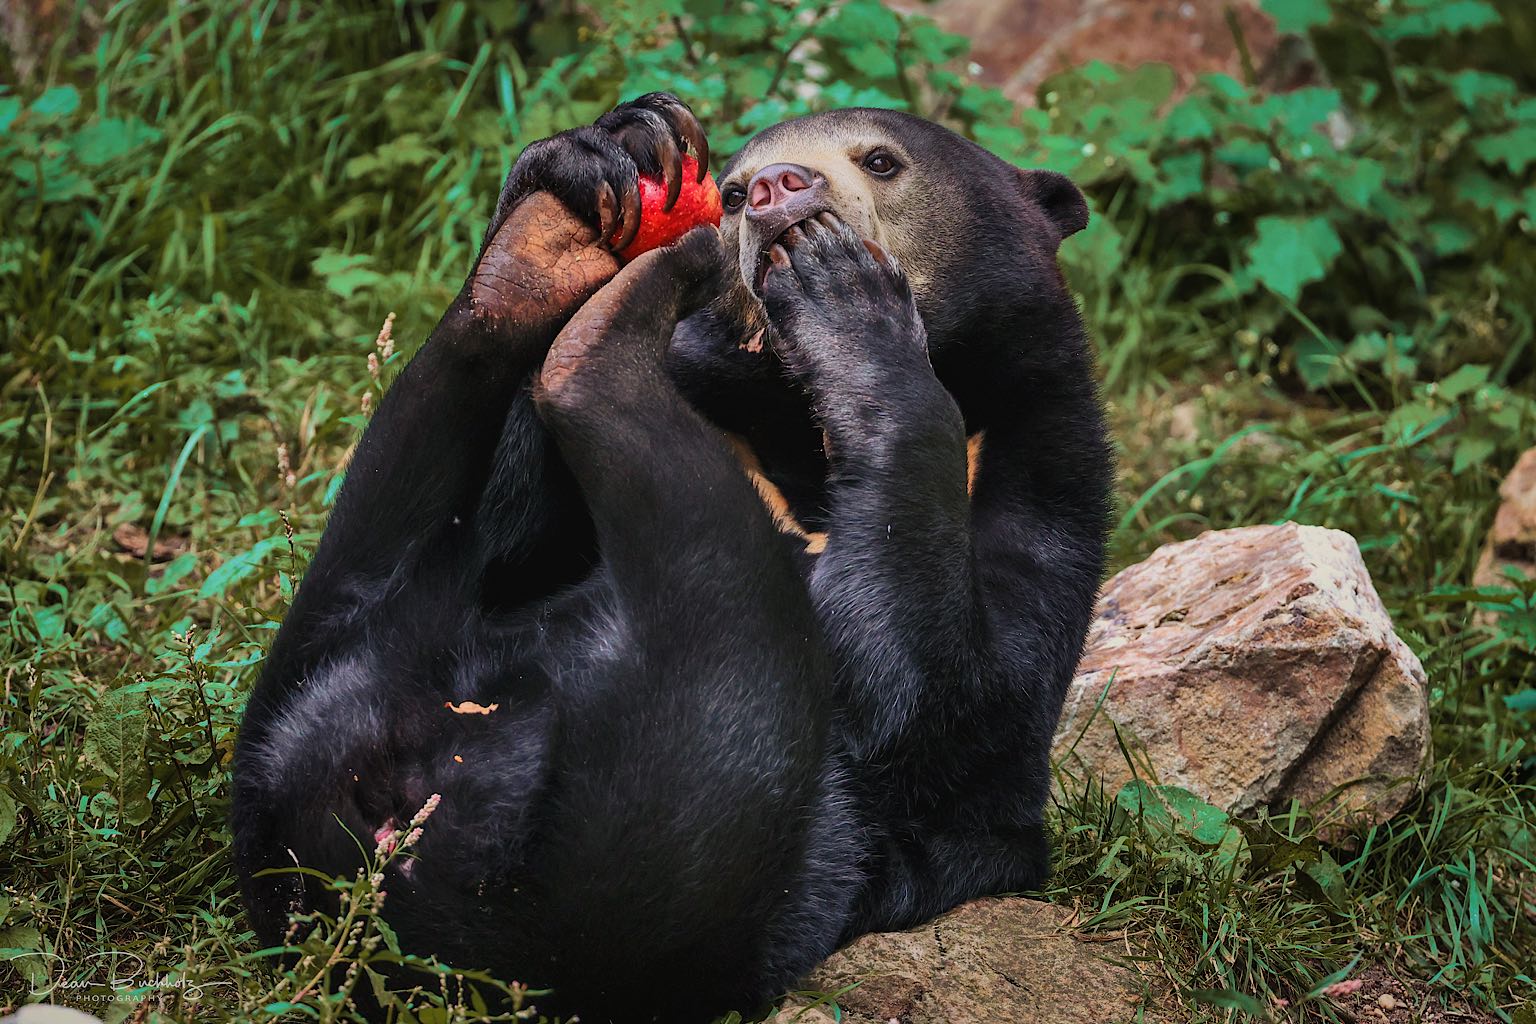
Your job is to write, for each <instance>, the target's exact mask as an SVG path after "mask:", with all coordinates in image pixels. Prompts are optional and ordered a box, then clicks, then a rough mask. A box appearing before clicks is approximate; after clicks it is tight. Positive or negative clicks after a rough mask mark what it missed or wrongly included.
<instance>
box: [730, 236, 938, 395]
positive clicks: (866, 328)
mask: <svg viewBox="0 0 1536 1024" xmlns="http://www.w3.org/2000/svg"><path fill="white" fill-rule="evenodd" d="M758 284H759V291H760V292H761V294H762V297H763V305H764V306H765V307H766V308H767V310H768V316H769V318H770V319H771V320H772V321H773V325H774V327H775V328H776V330H777V335H778V340H777V344H778V349H779V356H780V358H782V359H783V360H784V363H785V365H786V366H788V367H789V369H790V371H791V372H792V373H794V374H795V375H796V376H797V377H801V378H802V379H805V378H807V377H809V378H813V379H814V378H819V377H823V376H825V375H828V374H834V375H835V374H837V373H838V372H839V371H841V370H844V369H848V368H851V367H855V366H861V365H867V364H869V363H871V362H873V363H877V364H886V365H893V366H903V365H906V363H907V362H908V360H910V359H912V358H914V357H915V358H918V359H920V360H921V361H922V363H923V364H926V363H927V360H928V339H927V334H926V332H925V331H924V330H923V321H922V319H921V317H919V316H918V312H917V304H916V302H915V301H914V300H913V298H912V289H911V288H910V287H909V286H908V284H907V277H906V274H904V273H903V272H902V270H901V267H900V266H899V265H898V264H897V262H896V260H895V258H894V257H892V256H891V255H889V254H888V253H887V252H886V251H885V250H884V249H882V248H881V247H880V246H879V245H878V244H877V243H875V242H872V241H868V240H866V239H863V238H860V237H859V235H858V234H857V233H856V232H855V231H854V230H853V229H852V228H850V227H849V226H848V225H847V224H845V223H843V221H842V220H841V219H839V218H838V217H837V216H836V215H835V214H832V213H820V214H817V215H816V216H815V217H812V218H810V219H808V220H804V221H801V222H800V223H799V224H796V225H794V226H793V227H791V228H790V229H789V230H787V231H785V232H784V234H782V235H780V236H779V239H778V240H777V241H776V242H775V243H774V244H773V246H772V247H771V248H770V249H769V250H768V253H767V259H766V262H765V264H764V269H763V271H762V273H761V275H760V277H759V280H758Z"/></svg>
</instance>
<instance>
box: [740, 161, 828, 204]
mask: <svg viewBox="0 0 1536 1024" xmlns="http://www.w3.org/2000/svg"><path fill="white" fill-rule="evenodd" d="M820 178H821V175H819V174H817V173H816V172H815V171H812V170H808V169H806V168H804V167H801V166H800V165H799V164H769V165H768V166H767V167H764V168H763V169H762V170H760V171H758V172H757V173H756V174H754V175H752V180H751V181H750V182H749V183H748V184H747V204H748V205H749V206H751V208H752V210H753V212H758V211H762V210H768V209H771V208H772V207H775V206H782V205H784V203H785V202H786V201H788V200H789V198H790V197H791V196H793V195H794V194H795V193H796V192H804V191H806V190H808V189H810V188H812V187H813V186H815V185H817V184H820V181H819V179H820Z"/></svg>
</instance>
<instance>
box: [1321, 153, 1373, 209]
mask: <svg viewBox="0 0 1536 1024" xmlns="http://www.w3.org/2000/svg"><path fill="white" fill-rule="evenodd" d="M1330 170H1332V169H1330ZM1332 182H1333V190H1334V192H1336V193H1337V194H1338V196H1339V198H1340V199H1342V200H1344V201H1345V202H1346V203H1348V204H1349V205H1350V206H1353V207H1354V208H1355V209H1357V210H1367V209H1369V208H1370V206H1371V200H1373V199H1374V198H1376V196H1377V195H1378V194H1379V193H1380V192H1381V190H1382V186H1384V185H1385V184H1386V182H1387V169H1386V168H1385V167H1383V166H1382V165H1381V163H1380V162H1378V161H1376V160H1371V159H1369V158H1361V159H1359V160H1351V161H1349V162H1348V163H1347V165H1346V169H1345V170H1344V172H1343V173H1342V174H1339V173H1336V172H1335V173H1334V174H1333V178H1332Z"/></svg>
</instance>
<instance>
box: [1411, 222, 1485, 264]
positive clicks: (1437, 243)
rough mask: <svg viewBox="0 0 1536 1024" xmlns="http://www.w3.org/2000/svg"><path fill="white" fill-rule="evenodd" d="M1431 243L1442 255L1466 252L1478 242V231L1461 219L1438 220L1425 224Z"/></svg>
mask: <svg viewBox="0 0 1536 1024" xmlns="http://www.w3.org/2000/svg"><path fill="white" fill-rule="evenodd" d="M1424 230H1425V231H1426V232H1427V233H1428V234H1429V244H1430V245H1432V246H1434V249H1435V252H1436V253H1438V254H1439V255H1441V256H1455V255H1457V254H1458V253H1463V252H1466V251H1467V250H1468V249H1470V248H1472V246H1473V245H1474V244H1475V243H1476V242H1477V237H1478V236H1477V233H1476V232H1475V231H1473V230H1472V229H1471V228H1469V227H1467V225H1465V224H1463V223H1462V222H1461V221H1459V220H1437V221H1431V222H1430V223H1429V224H1427V225H1425V228H1424Z"/></svg>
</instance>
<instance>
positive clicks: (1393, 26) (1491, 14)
mask: <svg viewBox="0 0 1536 1024" xmlns="http://www.w3.org/2000/svg"><path fill="white" fill-rule="evenodd" d="M1501 20H1502V19H1501V18H1500V17H1499V12H1498V11H1497V10H1495V9H1494V8H1493V7H1492V6H1491V5H1489V4H1487V3H1484V2H1483V0H1436V2H1434V3H1431V4H1428V5H1426V6H1424V7H1421V8H1419V9H1417V10H1410V11H1403V12H1401V13H1398V14H1395V15H1392V16H1390V17H1388V18H1387V19H1386V21H1384V22H1383V23H1382V26H1381V34H1382V35H1383V36H1385V37H1386V38H1387V39H1390V40H1393V41H1396V40H1399V39H1414V38H1425V37H1430V36H1442V35H1452V34H1455V33H1457V32H1469V31H1472V30H1473V29H1479V28H1487V27H1488V26H1490V25H1497V24H1499V22H1500V21H1501Z"/></svg>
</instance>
